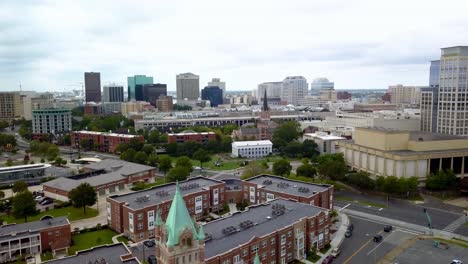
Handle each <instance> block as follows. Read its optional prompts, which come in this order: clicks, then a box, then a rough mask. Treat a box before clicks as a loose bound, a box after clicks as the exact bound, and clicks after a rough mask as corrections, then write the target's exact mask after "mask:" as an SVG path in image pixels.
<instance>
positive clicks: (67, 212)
mask: <svg viewBox="0 0 468 264" xmlns="http://www.w3.org/2000/svg"><path fill="white" fill-rule="evenodd" d="M44 215H50V216H53V217H59V216H68V220H70V221H75V220H80V219H85V218H91V217H95V216H97V215H98V211H97V210H96V209H92V208H86V214H83V208H75V207H72V206H70V207H63V208H59V209H52V210H49V211H47V212H41V213H39V214H37V215H35V216H30V217H28V222H31V221H37V220H39V219H40V218H41V217H43V216H44ZM0 218H2V219H3V220H4V221H6V222H7V223H8V224H11V223H17V224H19V223H24V218H19V219H16V218H15V217H14V216H13V215H10V216H6V215H3V216H0Z"/></svg>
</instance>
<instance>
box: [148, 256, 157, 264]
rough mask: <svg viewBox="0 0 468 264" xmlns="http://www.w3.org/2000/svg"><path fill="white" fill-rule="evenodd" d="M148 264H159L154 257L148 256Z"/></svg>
mask: <svg viewBox="0 0 468 264" xmlns="http://www.w3.org/2000/svg"><path fill="white" fill-rule="evenodd" d="M148 264H157V259H156V257H155V256H154V255H150V256H148Z"/></svg>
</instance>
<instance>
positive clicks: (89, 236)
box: [68, 229, 117, 255]
mask: <svg viewBox="0 0 468 264" xmlns="http://www.w3.org/2000/svg"><path fill="white" fill-rule="evenodd" d="M115 235H117V233H116V232H114V231H112V230H110V229H102V230H97V231H92V232H87V233H82V234H78V235H73V236H72V241H73V244H72V246H71V247H70V249H69V250H68V254H69V255H74V254H75V252H77V251H80V250H84V249H88V248H92V247H95V246H99V245H106V244H112V237H113V236H115Z"/></svg>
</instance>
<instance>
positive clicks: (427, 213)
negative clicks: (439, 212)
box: [423, 208, 432, 235]
mask: <svg viewBox="0 0 468 264" xmlns="http://www.w3.org/2000/svg"><path fill="white" fill-rule="evenodd" d="M423 211H424V213H425V214H426V218H427V226H428V227H429V235H432V220H431V216H430V215H429V212H428V211H427V209H426V208H424V210H423Z"/></svg>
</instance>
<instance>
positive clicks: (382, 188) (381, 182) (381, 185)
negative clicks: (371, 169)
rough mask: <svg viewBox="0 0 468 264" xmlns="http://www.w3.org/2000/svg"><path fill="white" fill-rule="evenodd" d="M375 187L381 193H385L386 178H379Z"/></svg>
mask: <svg viewBox="0 0 468 264" xmlns="http://www.w3.org/2000/svg"><path fill="white" fill-rule="evenodd" d="M375 187H376V188H377V190H379V191H382V192H384V191H385V177H384V176H378V177H377V179H376V180H375Z"/></svg>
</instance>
